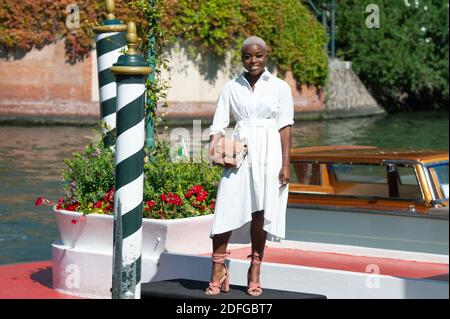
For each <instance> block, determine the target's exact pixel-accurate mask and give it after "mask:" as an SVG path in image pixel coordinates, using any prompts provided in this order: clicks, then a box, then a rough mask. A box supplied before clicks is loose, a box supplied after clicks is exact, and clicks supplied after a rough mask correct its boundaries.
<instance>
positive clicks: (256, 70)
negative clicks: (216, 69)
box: [242, 44, 267, 77]
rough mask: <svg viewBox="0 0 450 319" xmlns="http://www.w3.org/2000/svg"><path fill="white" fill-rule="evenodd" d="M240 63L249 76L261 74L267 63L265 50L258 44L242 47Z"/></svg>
mask: <svg viewBox="0 0 450 319" xmlns="http://www.w3.org/2000/svg"><path fill="white" fill-rule="evenodd" d="M242 64H243V65H244V68H245V69H246V70H247V72H248V73H249V74H250V75H251V76H253V77H256V76H258V75H261V73H262V72H263V71H264V68H265V67H266V64H267V50H266V49H265V48H264V47H262V46H260V45H258V44H252V45H248V46H246V47H244V48H243V49H242Z"/></svg>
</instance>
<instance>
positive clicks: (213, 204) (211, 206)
mask: <svg viewBox="0 0 450 319" xmlns="http://www.w3.org/2000/svg"><path fill="white" fill-rule="evenodd" d="M214 207H216V202H214V201H213V202H211V204H209V208H211V209H214Z"/></svg>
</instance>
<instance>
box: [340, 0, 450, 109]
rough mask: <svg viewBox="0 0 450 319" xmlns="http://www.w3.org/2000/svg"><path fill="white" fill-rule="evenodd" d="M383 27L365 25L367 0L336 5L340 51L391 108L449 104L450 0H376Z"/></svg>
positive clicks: (342, 2)
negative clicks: (449, 7) (449, 17)
mask: <svg viewBox="0 0 450 319" xmlns="http://www.w3.org/2000/svg"><path fill="white" fill-rule="evenodd" d="M370 3H373V4H377V5H378V6H379V8H380V28H379V29H376V28H373V29H368V28H367V27H366V25H365V20H366V17H367V16H368V15H369V14H368V13H365V9H366V6H367V5H368V2H367V1H364V0H352V1H341V2H339V3H338V7H337V48H338V51H337V54H338V56H339V57H340V58H343V59H346V60H351V61H352V62H353V67H354V69H355V71H356V72H357V73H358V74H359V76H360V77H361V79H362V80H363V82H364V83H365V84H366V85H367V86H368V87H369V88H370V89H371V91H372V92H373V93H374V95H375V98H376V99H378V100H379V101H380V102H381V103H382V104H384V106H385V107H387V108H388V109H394V108H405V107H406V106H407V105H412V106H415V107H417V108H424V107H428V108H430V107H446V105H448V97H449V65H448V63H449V46H448V43H449V33H448V32H449V20H448V1H441V0H420V1H418V0H402V1H388V0H374V1H371V2H370Z"/></svg>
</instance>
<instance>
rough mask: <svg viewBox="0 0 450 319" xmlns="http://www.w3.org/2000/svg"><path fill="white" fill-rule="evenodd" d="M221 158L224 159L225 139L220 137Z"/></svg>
mask: <svg viewBox="0 0 450 319" xmlns="http://www.w3.org/2000/svg"><path fill="white" fill-rule="evenodd" d="M222 158H225V138H224V137H222Z"/></svg>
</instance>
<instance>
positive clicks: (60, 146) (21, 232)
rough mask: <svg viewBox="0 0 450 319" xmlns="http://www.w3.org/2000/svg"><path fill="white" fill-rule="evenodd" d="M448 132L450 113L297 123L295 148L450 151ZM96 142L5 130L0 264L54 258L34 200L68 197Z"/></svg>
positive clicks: (83, 135)
mask: <svg viewBox="0 0 450 319" xmlns="http://www.w3.org/2000/svg"><path fill="white" fill-rule="evenodd" d="M186 128H187V129H188V130H189V131H190V132H192V128H191V127H186ZM206 128H207V124H205V125H203V127H202V130H204V129H206ZM171 129H173V127H170V128H167V129H164V127H163V126H160V127H159V131H160V135H161V136H163V137H164V138H168V136H169V134H170V131H171ZM448 133H449V127H448V113H415V114H396V115H389V116H379V117H370V118H357V119H344V120H334V121H311V122H296V124H295V126H294V128H293V143H292V144H293V147H300V146H314V145H338V144H339V145H344V144H345V145H373V146H379V147H386V148H403V149H443V150H448ZM94 138H96V137H95V135H94V132H93V128H91V127H62V126H52V127H42V126H41V127H18V126H0V146H1V155H0V264H7V263H16V262H26V261H36V260H49V259H51V248H50V247H51V246H50V244H51V242H52V241H54V240H56V239H57V238H58V237H59V236H58V230H57V227H56V223H55V220H54V217H53V215H52V213H51V211H50V209H48V208H43V207H34V201H35V200H36V198H37V197H39V196H43V197H46V198H49V199H54V200H57V199H58V198H59V197H60V196H61V195H62V191H61V189H60V187H61V181H60V180H61V170H62V169H63V168H64V162H63V160H64V159H65V158H67V157H69V156H70V155H71V153H72V152H74V151H81V150H83V148H84V146H85V145H86V144H87V143H89V141H91V140H93V139H94Z"/></svg>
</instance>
